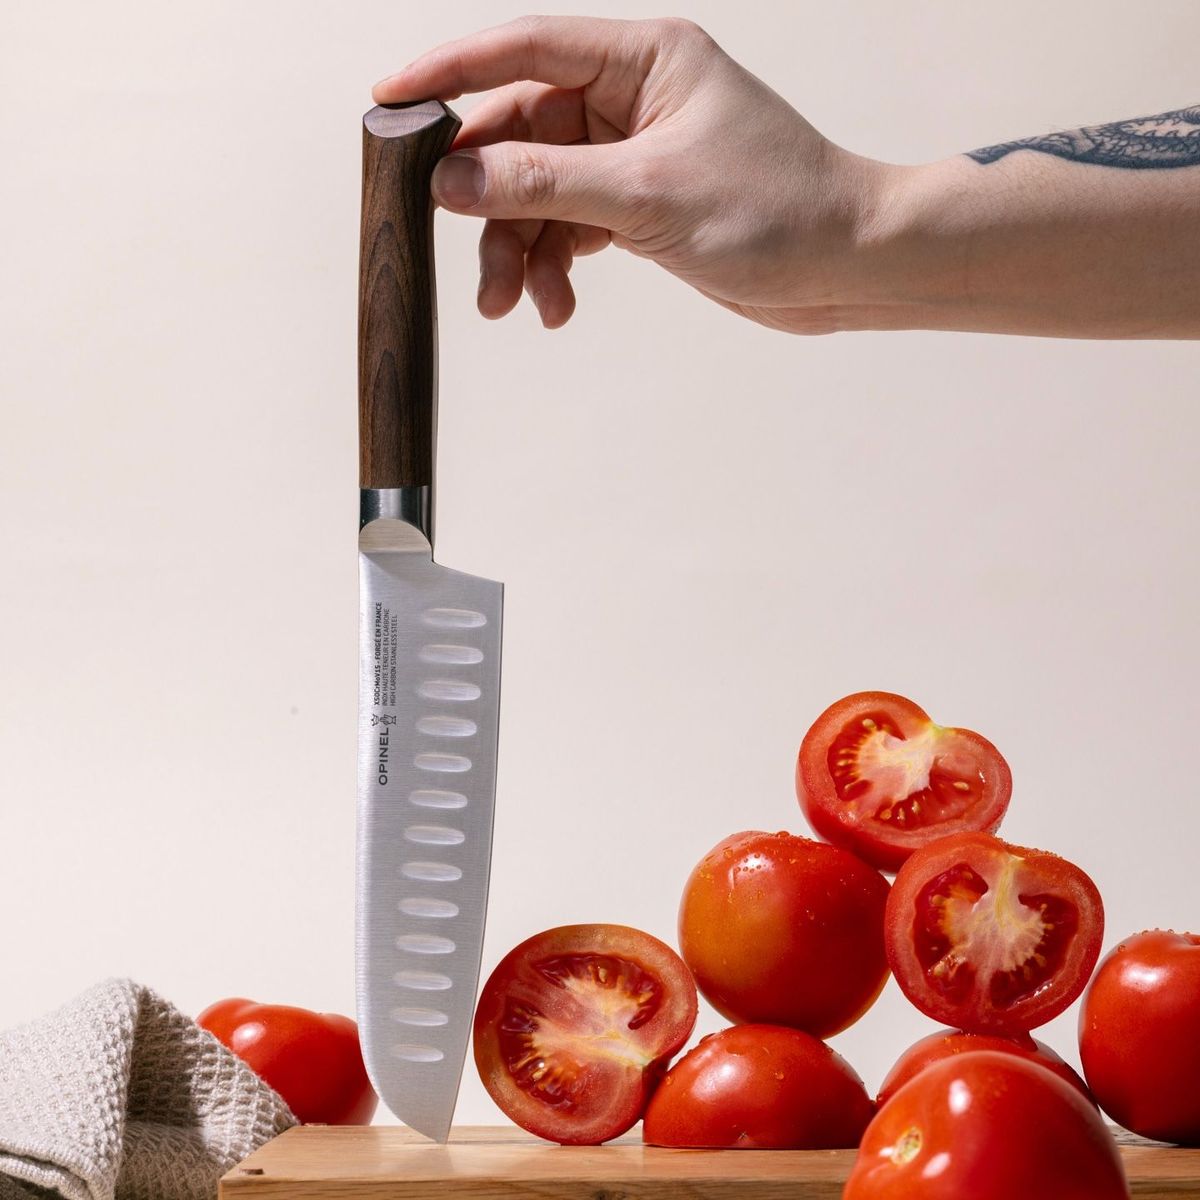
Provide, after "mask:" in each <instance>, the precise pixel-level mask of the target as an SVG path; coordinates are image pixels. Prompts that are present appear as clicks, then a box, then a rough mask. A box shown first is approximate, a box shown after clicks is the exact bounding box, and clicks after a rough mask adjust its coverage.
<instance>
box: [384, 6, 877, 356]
mask: <svg viewBox="0 0 1200 1200" xmlns="http://www.w3.org/2000/svg"><path fill="white" fill-rule="evenodd" d="M491 88H496V89H499V90H497V91H495V92H493V94H492V95H490V96H488V97H487V98H486V99H485V100H484V101H482V102H481V103H480V104H479V105H478V106H477V107H476V108H475V109H474V110H473V111H472V112H471V113H470V114H469V115H468V116H467V118H466V120H465V122H464V125H463V129H462V131H461V132H460V134H459V136H458V139H457V141H456V142H455V147H454V149H455V151H456V152H455V153H454V154H452V155H451V156H450V157H448V158H447V159H445V160H443V161H442V162H441V163H439V165H438V167H437V170H436V171H435V173H434V177H433V190H434V195H435V197H436V199H437V201H438V203H439V204H441V205H442V207H444V208H447V209H449V210H451V211H452V212H457V213H464V214H468V215H471V216H479V217H484V218H486V223H485V225H484V229H483V234H482V236H481V237H480V243H479V261H480V281H479V301H478V303H479V311H480V312H481V313H482V314H483V315H484V316H485V317H493V318H494V317H500V316H503V315H504V314H505V313H508V312H510V311H511V310H512V309H513V307H514V306H515V305H516V303H517V301H518V300H519V299H520V296H521V289H522V287H524V289H525V290H526V291H527V292H528V293H529V295H530V296H531V298H532V299H533V301H534V303H535V304H536V306H537V309H538V312H539V313H540V314H541V318H542V322H543V324H544V325H545V326H546V327H547V328H551V329H553V328H557V327H559V326H561V325H563V324H565V322H566V321H567V320H568V319H569V318H570V316H571V314H572V313H573V312H574V309H575V294H574V290H573V289H572V287H571V283H570V280H569V279H568V272H569V271H570V269H571V264H572V262H573V260H574V259H575V258H576V257H577V256H579V255H584V254H594V253H595V252H596V251H598V250H601V249H603V248H604V247H605V246H607V245H608V244H609V243H610V242H611V243H612V244H613V245H614V246H617V247H619V248H621V249H623V250H629V251H631V252H632V253H634V254H637V255H640V256H641V257H644V258H650V259H653V260H654V261H655V262H657V263H658V264H659V265H660V266H663V267H665V268H666V269H667V270H668V271H670V272H671V273H672V274H674V275H677V276H678V277H679V278H680V279H682V280H684V281H685V282H687V283H689V284H691V285H692V286H693V287H694V288H696V289H697V290H698V291H700V292H701V293H702V294H703V295H705V296H707V297H709V299H711V300H715V301H716V302H717V303H718V304H721V305H724V306H725V307H726V308H728V309H731V310H732V311H734V312H736V313H739V314H740V315H741V316H744V317H748V318H749V319H750V320H753V321H758V322H759V323H761V324H763V325H766V326H769V327H771V328H773V329H783V330H790V331H792V332H795V333H821V332H827V331H829V330H832V329H835V328H839V327H840V322H841V311H842V310H843V308H844V307H845V306H846V296H847V294H848V293H847V290H846V286H845V285H846V282H847V279H848V277H849V274H850V272H851V271H852V270H853V269H854V267H855V265H856V254H855V250H856V246H857V244H858V242H859V239H860V237H861V236H862V233H863V230H864V228H865V227H866V226H867V225H868V223H869V216H870V212H871V208H872V205H873V203H874V202H875V199H876V194H877V192H878V190H879V187H880V182H881V172H884V171H885V170H886V168H884V167H883V165H882V164H879V163H873V162H870V161H869V160H866V159H862V158H858V157H856V156H854V155H852V154H849V153H847V152H846V151H844V150H841V149H839V148H838V147H836V146H834V145H833V144H832V143H831V142H829V141H827V140H826V139H825V138H823V137H822V136H821V135H820V134H819V133H818V132H817V131H816V130H815V129H813V127H812V126H811V125H809V124H808V122H807V121H805V120H804V118H803V117H801V116H800V115H799V113H797V112H796V111H795V110H794V109H793V108H792V107H791V106H790V105H788V104H787V103H786V102H785V101H784V100H783V99H782V98H781V97H780V96H778V95H777V94H776V93H775V92H773V91H771V89H770V88H768V87H767V86H766V85H765V84H763V83H762V82H761V81H760V80H758V79H756V78H755V77H754V76H753V75H751V74H750V73H749V72H748V71H746V70H744V69H743V68H742V67H740V66H739V65H738V64H737V63H735V62H734V61H733V60H732V59H731V58H729V56H728V55H726V54H725V53H724V52H723V51H722V50H721V48H720V47H719V46H717V45H716V43H715V42H713V41H712V39H711V38H710V37H708V35H707V34H705V33H704V31H703V30H701V29H699V28H698V27H697V26H695V25H693V24H691V23H690V22H688V21H680V20H662V21H610V20H600V19H591V18H575V17H527V18H524V19H522V20H519V21H514V22H512V23H510V24H507V25H502V26H499V27H498V28H496V29H491V30H487V31H485V32H483V33H477V34H474V35H473V36H471V37H467V38H463V39H461V40H460V41H456V42H451V43H449V44H448V45H445V46H442V47H440V48H439V49H437V50H433V51H431V52H430V53H428V54H426V55H424V56H422V57H421V58H419V59H417V61H416V62H414V63H412V64H411V65H410V66H408V67H406V68H404V70H402V71H401V72H399V73H398V74H396V75H393V76H391V77H390V78H388V79H385V80H384V81H383V82H381V83H379V84H377V85H376V86H375V89H374V98H375V100H376V102H377V103H380V104H390V103H396V102H400V101H405V100H419V99H428V98H434V97H436V98H438V99H443V100H452V99H454V98H455V97H457V96H461V95H462V94H463V93H464V92H478V91H484V90H487V89H491Z"/></svg>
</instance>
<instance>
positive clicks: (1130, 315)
mask: <svg viewBox="0 0 1200 1200" xmlns="http://www.w3.org/2000/svg"><path fill="white" fill-rule="evenodd" d="M1105 128H1114V127H1105ZM1196 128H1197V133H1198V134H1200V126H1197V127H1196ZM1193 136H1195V135H1193ZM1175 150H1176V158H1175V160H1174V161H1175V162H1176V163H1177V164H1178V163H1187V162H1190V163H1191V164H1193V165H1172V166H1163V165H1156V166H1149V165H1147V166H1142V167H1137V168H1131V167H1130V166H1129V165H1116V161H1117V160H1115V159H1114V157H1113V156H1110V159H1109V163H1108V164H1107V165H1106V164H1104V163H1097V162H1089V161H1086V160H1085V161H1080V160H1079V159H1078V158H1075V159H1074V160H1072V158H1070V157H1062V156H1059V155H1058V154H1051V153H1043V152H1039V151H1037V150H1029V149H1020V150H1017V151H1016V152H1004V148H998V150H997V151H995V152H987V151H983V152H977V154H978V158H977V157H974V156H968V155H959V156H957V157H955V158H952V159H947V160H945V161H943V162H938V163H933V164H930V165H928V166H921V167H888V166H883V165H882V164H869V165H863V164H861V160H859V165H858V167H857V168H856V169H857V170H859V171H860V172H861V173H862V176H863V180H864V183H863V193H864V196H865V197H866V202H865V204H864V213H865V216H864V219H863V221H862V223H861V226H860V236H859V240H858V250H857V252H856V253H855V254H854V256H853V262H852V263H851V264H850V265H849V267H848V270H847V274H846V280H845V284H846V288H845V292H844V293H843V295H844V299H845V306H844V307H841V306H839V307H840V311H839V314H838V317H837V319H838V323H839V324H840V325H841V326H842V327H843V328H858V329H957V330H972V331H979V332H988V333H1022V334H1035V335H1044V336H1052V337H1099V338H1191V337H1200V237H1198V236H1197V231H1198V230H1200V153H1197V151H1200V142H1196V141H1191V142H1190V143H1179V144H1177V145H1176V147H1175ZM1062 153H1063V154H1064V155H1067V154H1069V153H1070V151H1069V146H1068V148H1066V149H1064V150H1063V152H1062ZM1188 155H1191V157H1190V158H1189V157H1188ZM980 159H982V160H984V161H980ZM989 160H990V161H989Z"/></svg>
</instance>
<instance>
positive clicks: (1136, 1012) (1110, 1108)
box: [1079, 929, 1200, 1146]
mask: <svg viewBox="0 0 1200 1200" xmlns="http://www.w3.org/2000/svg"><path fill="white" fill-rule="evenodd" d="M1079 1056H1080V1058H1081V1059H1082V1060H1083V1071H1084V1074H1085V1075H1086V1076H1087V1080H1088V1083H1089V1084H1090V1085H1091V1087H1092V1091H1093V1092H1094V1093H1095V1096H1096V1099H1097V1100H1098V1101H1099V1103H1100V1106H1101V1108H1103V1109H1104V1111H1105V1112H1106V1113H1108V1115H1109V1116H1110V1117H1112V1118H1113V1120H1114V1121H1117V1122H1118V1123H1120V1124H1121V1125H1124V1126H1125V1128H1126V1129H1132V1130H1133V1131H1134V1133H1140V1134H1141V1135H1142V1136H1143V1137H1149V1138H1155V1139H1157V1140H1159V1141H1164V1142H1178V1143H1179V1144H1181V1145H1184V1146H1200V936H1197V935H1196V934H1193V933H1175V932H1174V931H1172V930H1165V929H1153V930H1147V931H1146V932H1145V933H1139V934H1137V935H1135V936H1134V937H1129V938H1125V940H1124V941H1122V942H1121V943H1120V945H1118V946H1117V947H1116V949H1114V950H1113V951H1112V952H1111V953H1110V954H1108V956H1107V957H1106V958H1105V959H1104V961H1103V962H1102V963H1101V964H1100V966H1099V968H1098V969H1097V971H1096V974H1095V976H1094V977H1093V978H1092V982H1091V984H1090V985H1089V987H1088V990H1087V994H1086V995H1085V996H1084V999H1083V1006H1082V1008H1081V1009H1080V1013H1079Z"/></svg>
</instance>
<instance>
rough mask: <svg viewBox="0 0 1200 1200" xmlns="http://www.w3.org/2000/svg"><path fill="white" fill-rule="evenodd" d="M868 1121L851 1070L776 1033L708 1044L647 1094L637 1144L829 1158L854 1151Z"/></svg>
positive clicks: (758, 1030)
mask: <svg viewBox="0 0 1200 1200" xmlns="http://www.w3.org/2000/svg"><path fill="white" fill-rule="evenodd" d="M874 1111H875V1107H874V1105H873V1104H872V1103H871V1100H870V1097H868V1095H867V1093H866V1089H865V1088H864V1087H863V1082H862V1080H861V1079H859V1077H858V1076H857V1075H856V1074H855V1073H854V1070H853V1068H851V1066H850V1064H849V1063H847V1062H846V1060H845V1059H844V1058H842V1057H841V1055H839V1054H835V1053H834V1052H833V1051H832V1050H831V1049H830V1048H829V1047H828V1046H826V1045H825V1043H824V1042H822V1041H818V1040H817V1039H816V1038H815V1037H812V1036H811V1035H809V1034H807V1033H801V1032H800V1030H798V1029H787V1028H785V1027H783V1026H781V1025H735V1026H734V1027H733V1028H732V1029H725V1030H723V1031H722V1032H720V1033H713V1034H709V1036H708V1037H706V1038H704V1039H702V1041H701V1042H700V1044H699V1045H698V1046H695V1047H694V1048H693V1049H691V1050H689V1051H688V1052H687V1054H685V1055H684V1056H683V1058H681V1059H680V1060H679V1061H678V1062H677V1063H676V1064H675V1065H674V1066H673V1067H672V1068H671V1069H670V1070H669V1071H668V1072H667V1075H666V1078H665V1079H664V1080H663V1081H662V1085H661V1086H660V1087H659V1089H658V1091H656V1092H655V1093H654V1096H653V1098H652V1099H651V1101H650V1105H649V1107H648V1108H647V1109H646V1118H645V1121H644V1123H643V1125H642V1139H643V1140H644V1141H646V1142H647V1143H649V1144H651V1145H654V1146H690V1147H712V1148H714V1149H721V1148H725V1147H733V1148H735V1149H739V1150H835V1149H840V1148H842V1147H847V1146H857V1145H858V1139H859V1138H860V1137H862V1133H863V1130H864V1129H866V1127H867V1122H868V1121H870V1119H871V1116H872V1114H873V1113H874Z"/></svg>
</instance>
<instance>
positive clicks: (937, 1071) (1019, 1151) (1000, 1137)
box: [842, 1050, 1129, 1200]
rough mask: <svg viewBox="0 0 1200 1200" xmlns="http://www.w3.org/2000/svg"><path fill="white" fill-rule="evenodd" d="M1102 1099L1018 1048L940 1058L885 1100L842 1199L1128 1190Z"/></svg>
mask: <svg viewBox="0 0 1200 1200" xmlns="http://www.w3.org/2000/svg"><path fill="white" fill-rule="evenodd" d="M1128 1196H1129V1186H1128V1184H1127V1183H1126V1181H1125V1172H1124V1168H1123V1166H1122V1163H1121V1155H1120V1152H1119V1151H1118V1150H1117V1146H1116V1143H1115V1142H1114V1140H1113V1136H1112V1134H1111V1133H1110V1132H1109V1131H1108V1128H1107V1126H1106V1125H1105V1124H1104V1121H1103V1119H1102V1118H1101V1116H1100V1114H1099V1113H1098V1112H1097V1111H1096V1108H1095V1106H1094V1105H1092V1104H1090V1103H1089V1102H1088V1101H1087V1100H1086V1099H1085V1098H1084V1097H1083V1096H1082V1095H1081V1094H1080V1092H1079V1090H1078V1089H1077V1088H1075V1087H1073V1086H1072V1085H1071V1084H1069V1083H1067V1082H1065V1081H1064V1080H1062V1079H1059V1078H1058V1077H1057V1076H1055V1075H1053V1074H1052V1073H1051V1072H1050V1071H1048V1070H1046V1069H1045V1068H1044V1067H1040V1066H1037V1065H1036V1064H1034V1063H1032V1062H1027V1061H1025V1060H1023V1059H1021V1058H1019V1057H1018V1056H1016V1055H1014V1054H1008V1053H997V1052H995V1051H991V1050H977V1051H973V1052H971V1053H967V1054H959V1055H955V1056H953V1057H950V1058H944V1059H942V1060H941V1061H940V1062H935V1063H933V1064H932V1065H931V1066H929V1067H927V1068H926V1069H925V1070H923V1071H921V1072H920V1073H919V1074H918V1075H916V1076H915V1077H914V1078H913V1079H911V1080H910V1081H909V1082H908V1083H906V1084H905V1085H904V1086H903V1087H901V1088H900V1089H899V1090H898V1091H897V1092H896V1093H895V1094H894V1095H893V1096H892V1097H891V1099H890V1100H888V1102H887V1103H886V1104H885V1105H883V1107H882V1108H880V1110H879V1112H878V1114H877V1115H876V1117H875V1119H874V1120H873V1121H872V1122H871V1124H870V1125H869V1126H868V1127H867V1131H866V1133H865V1134H863V1139H862V1145H861V1146H860V1147H859V1152H858V1157H857V1159H856V1160H855V1163H854V1167H853V1169H852V1171H851V1172H850V1178H849V1179H848V1180H847V1181H846V1188H845V1191H844V1192H843V1193H842V1197H843V1200H916V1198H917V1197H919V1198H920V1200H1013V1198H1014V1197H1019V1198H1020V1200H1126V1198H1127V1197H1128Z"/></svg>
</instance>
